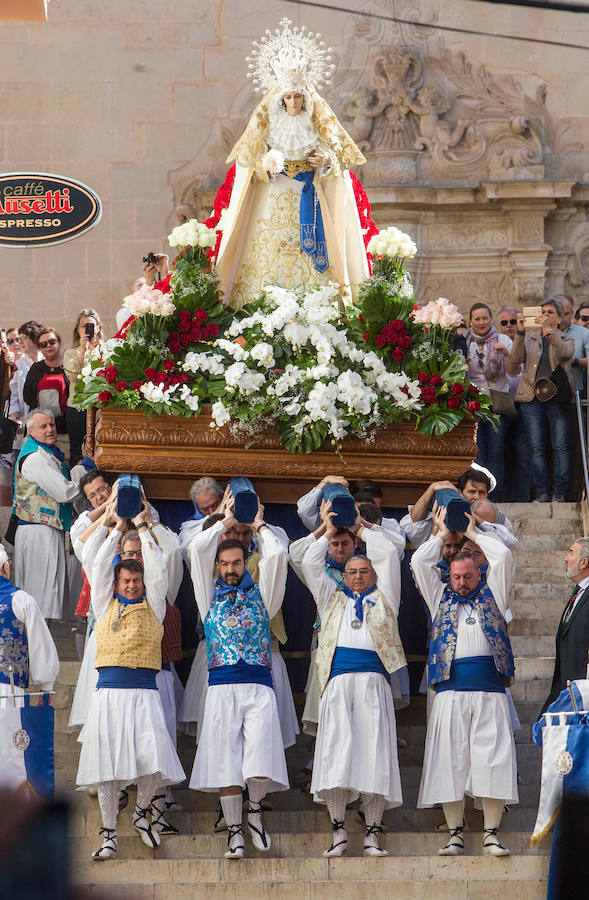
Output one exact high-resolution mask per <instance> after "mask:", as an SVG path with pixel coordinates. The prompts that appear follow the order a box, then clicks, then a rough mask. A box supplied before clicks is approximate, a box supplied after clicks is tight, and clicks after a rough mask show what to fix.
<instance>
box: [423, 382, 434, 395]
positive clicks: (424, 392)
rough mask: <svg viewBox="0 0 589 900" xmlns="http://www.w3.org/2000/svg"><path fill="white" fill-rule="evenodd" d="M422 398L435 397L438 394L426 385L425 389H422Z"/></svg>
mask: <svg viewBox="0 0 589 900" xmlns="http://www.w3.org/2000/svg"><path fill="white" fill-rule="evenodd" d="M421 396H422V398H423V397H435V396H436V392H435V391H434V389H433V387H430V386H429V384H426V385H425V387H422V389H421Z"/></svg>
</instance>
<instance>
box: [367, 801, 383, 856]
mask: <svg viewBox="0 0 589 900" xmlns="http://www.w3.org/2000/svg"><path fill="white" fill-rule="evenodd" d="M384 804H385V798H384V797H383V795H382V794H362V806H363V807H364V821H365V824H366V828H367V829H369V828H370V827H371V826H373V825H376V826H380V823H381V822H382V814H383V812H384ZM364 846H368V847H378V846H380V845H379V843H378V834H367V835H366V838H365V840H364Z"/></svg>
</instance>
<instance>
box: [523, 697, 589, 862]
mask: <svg viewBox="0 0 589 900" xmlns="http://www.w3.org/2000/svg"><path fill="white" fill-rule="evenodd" d="M572 691H573V695H574V697H575V702H576V704H577V710H578V712H576V711H575V708H574V705H573V701H572V699H571V694H570V691H569V690H568V688H567V689H566V690H564V691H562V692H561V693H560V695H559V696H558V697H557V699H556V700H555V701H554V703H551V704H550V706H549V707H548V709H547V710H546V713H545V714H544V715H543V716H542V718H541V719H540V721H539V722H536V724H535V725H534V742H535V743H536V744H538V745H541V746H542V785H541V788H540V802H539V804H538V816H537V818H536V824H535V826H534V832H533V834H532V837H531V844H532V845H534V844H537V843H539V842H540V841H541V840H542V839H543V838H544V837H545V836H546V835H547V834H548V832H549V831H550V829H551V828H552V825H553V824H554V822H555V821H556V819H557V817H558V814H559V812H560V806H561V803H562V798H563V796H565V795H566V794H568V793H575V794H578V793H583V794H584V795H585V796H586V795H587V793H588V791H589V714H588V712H587V710H589V681H586V680H583V681H574V682H573V684H572Z"/></svg>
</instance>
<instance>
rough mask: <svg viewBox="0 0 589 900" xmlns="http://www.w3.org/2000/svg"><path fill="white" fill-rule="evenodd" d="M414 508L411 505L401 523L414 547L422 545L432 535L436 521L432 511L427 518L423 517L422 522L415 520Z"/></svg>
mask: <svg viewBox="0 0 589 900" xmlns="http://www.w3.org/2000/svg"><path fill="white" fill-rule="evenodd" d="M412 508H413V507H411V506H410V507H409V512H408V513H407V515H406V516H403V518H402V519H401V521H400V522H399V525H400V526H401V528H402V529H403V531H404V532H405V534H406V535H407V540H408V541H409V543H410V544H413V546H414V547H421V545H422V544H424V543H425V542H426V541H427V540H429V538H430V537H431V534H432V530H433V527H434V523H433V521H432V517H431V513H428V515H427V518H425V519H422V520H421V522H414V521H413V519H412V518H411V510H412Z"/></svg>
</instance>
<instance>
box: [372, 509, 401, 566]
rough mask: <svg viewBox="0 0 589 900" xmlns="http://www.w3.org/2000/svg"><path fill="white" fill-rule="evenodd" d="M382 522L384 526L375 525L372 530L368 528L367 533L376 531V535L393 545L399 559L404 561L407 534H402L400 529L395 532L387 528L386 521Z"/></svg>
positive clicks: (389, 520) (391, 520)
mask: <svg viewBox="0 0 589 900" xmlns="http://www.w3.org/2000/svg"><path fill="white" fill-rule="evenodd" d="M382 521H383V524H382V525H373V526H372V528H366V529H365V533H366V532H367V531H374V532H375V534H380V535H381V537H383V538H384V539H385V540H386V541H388V542H389V545H392V546H393V547H394V548H395V550H396V552H397V556H398V557H399V559H403V557H404V555H405V534H404V532H402V531H401V529H400V528H399V530H398V531H396V530H394V529H393V528H387V527H386V525H385V524H384V522H385V519H383V520H382ZM386 521H388V522H394V521H395V520H394V519H387V520H386ZM395 524H397V523H395Z"/></svg>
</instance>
